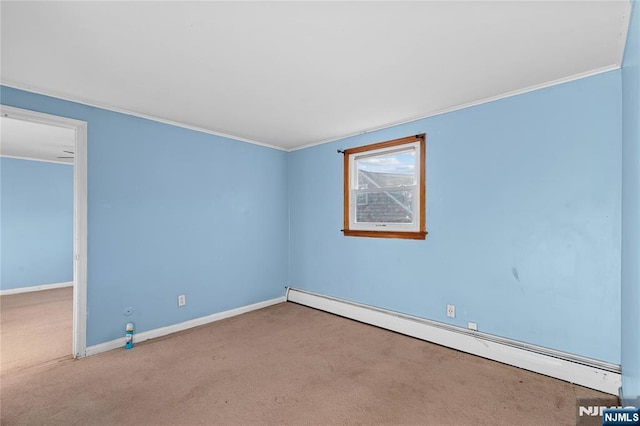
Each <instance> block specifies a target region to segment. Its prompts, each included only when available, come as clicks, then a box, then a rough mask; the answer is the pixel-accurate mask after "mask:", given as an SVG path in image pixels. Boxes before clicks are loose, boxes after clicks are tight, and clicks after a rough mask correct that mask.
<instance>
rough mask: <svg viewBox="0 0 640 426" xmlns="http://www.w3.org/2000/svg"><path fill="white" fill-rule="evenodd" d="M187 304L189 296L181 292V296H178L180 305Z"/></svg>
mask: <svg viewBox="0 0 640 426" xmlns="http://www.w3.org/2000/svg"><path fill="white" fill-rule="evenodd" d="M186 304H187V296H185V295H184V294H181V295H180V296H178V306H184V305H186Z"/></svg>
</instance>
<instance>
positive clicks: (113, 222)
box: [0, 87, 288, 345]
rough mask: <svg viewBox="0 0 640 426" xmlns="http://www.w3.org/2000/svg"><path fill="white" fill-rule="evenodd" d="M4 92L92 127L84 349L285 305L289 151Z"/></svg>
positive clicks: (9, 98)
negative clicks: (181, 303) (131, 326)
mask: <svg viewBox="0 0 640 426" xmlns="http://www.w3.org/2000/svg"><path fill="white" fill-rule="evenodd" d="M0 94H1V99H2V103H3V104H5V105H10V106H14V107H18V108H25V109H30V110H34V111H40V112H45V113H49V114H55V115H59V116H63V117H70V118H74V119H79V120H84V121H86V122H88V145H87V149H88V241H87V243H88V282H87V292H88V295H87V298H88V301H87V302H88V308H87V311H88V318H87V344H88V345H95V344H98V343H102V342H105V341H109V340H112V339H116V338H118V337H121V336H122V335H123V332H124V325H125V324H126V322H128V321H133V322H135V325H136V330H137V331H138V332H140V331H145V330H150V329H154V328H158V327H163V326H167V325H171V324H175V323H178V322H182V321H186V320H189V319H193V318H198V317H202V316H206V315H210V314H213V313H216V312H220V311H225V310H228V309H232V308H236V307H239V306H244V305H248V304H251V303H256V302H260V301H264V300H268V299H272V298H276V297H280V296H283V295H284V288H283V287H284V286H285V285H286V283H287V253H288V208H287V206H288V198H287V153H285V152H282V151H278V150H275V149H271V148H265V147H261V146H257V145H252V144H247V143H239V142H238V141H234V140H230V139H226V138H223V137H218V136H214V135H210V134H206V133H200V132H196V131H192V130H187V129H184V128H180V127H175V126H170V125H166V124H161V123H158V122H155V121H150V120H145V119H142V118H137V117H133V116H130V115H125V114H119V113H115V112H111V111H106V110H103V109H100V108H95V107H89V106H86V105H81V104H77V103H73V102H67V101H63V100H59V99H55V98H51V97H46V96H41V95H37V94H34V93H29V92H24V91H20V90H16V89H13V88H8V87H2V88H1V92H0ZM179 294H185V295H186V296H187V306H185V307H182V308H178V307H177V299H176V298H177V296H178V295H179ZM129 306H131V307H133V308H134V313H133V315H131V316H130V317H127V316H124V314H123V313H124V310H125V308H127V307H129Z"/></svg>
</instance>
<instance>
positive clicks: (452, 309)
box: [447, 305, 456, 318]
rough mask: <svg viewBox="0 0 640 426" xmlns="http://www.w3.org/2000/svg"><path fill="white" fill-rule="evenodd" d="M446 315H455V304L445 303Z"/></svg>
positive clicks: (452, 316) (450, 316)
mask: <svg viewBox="0 0 640 426" xmlns="http://www.w3.org/2000/svg"><path fill="white" fill-rule="evenodd" d="M447 316H448V317H449V318H455V317H456V305H447Z"/></svg>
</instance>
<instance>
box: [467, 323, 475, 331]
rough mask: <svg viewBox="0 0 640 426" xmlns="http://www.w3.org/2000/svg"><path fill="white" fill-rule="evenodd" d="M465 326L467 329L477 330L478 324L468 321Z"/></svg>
mask: <svg viewBox="0 0 640 426" xmlns="http://www.w3.org/2000/svg"><path fill="white" fill-rule="evenodd" d="M467 327H468V328H469V330H473V331H478V324H477V323H475V322H468V323H467Z"/></svg>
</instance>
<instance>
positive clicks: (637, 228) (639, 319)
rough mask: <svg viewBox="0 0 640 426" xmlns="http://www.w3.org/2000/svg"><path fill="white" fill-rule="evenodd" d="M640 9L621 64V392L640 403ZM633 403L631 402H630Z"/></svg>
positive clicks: (635, 7)
mask: <svg viewBox="0 0 640 426" xmlns="http://www.w3.org/2000/svg"><path fill="white" fill-rule="evenodd" d="M639 55H640V7H639V6H638V3H637V2H634V3H633V9H632V15H631V22H630V26H629V32H628V35H627V45H626V49H625V55H624V62H623V64H622V111H623V112H622V230H623V232H622V390H623V397H624V398H625V399H628V400H629V401H631V400H632V399H633V398H638V400H637V402H636V404H638V403H640V57H639ZM629 403H630V402H629Z"/></svg>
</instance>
